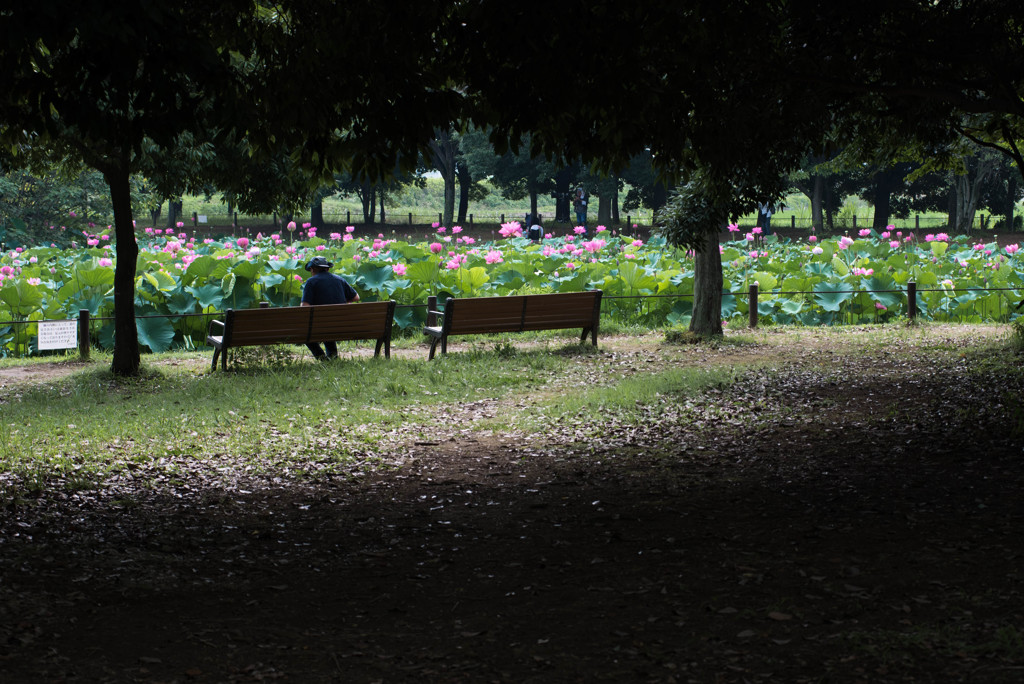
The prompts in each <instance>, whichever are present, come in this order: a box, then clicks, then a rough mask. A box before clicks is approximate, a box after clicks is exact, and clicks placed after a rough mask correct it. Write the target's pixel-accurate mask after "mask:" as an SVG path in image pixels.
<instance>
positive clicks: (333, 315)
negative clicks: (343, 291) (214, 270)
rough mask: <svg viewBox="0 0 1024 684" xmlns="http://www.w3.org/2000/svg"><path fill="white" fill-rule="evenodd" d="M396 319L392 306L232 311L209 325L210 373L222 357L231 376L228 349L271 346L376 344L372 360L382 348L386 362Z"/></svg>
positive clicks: (327, 306)
mask: <svg viewBox="0 0 1024 684" xmlns="http://www.w3.org/2000/svg"><path fill="white" fill-rule="evenodd" d="M394 319H395V302H393V301H387V302H365V303H355V304H320V305H317V306H284V307H277V308H265V309H239V310H237V311H236V310H234V309H228V310H227V311H226V312H225V314H224V320H223V321H211V322H210V326H209V328H208V330H207V336H206V343H207V344H209V345H210V346H212V347H213V365H212V367H211V370H217V357H218V356H220V355H221V353H223V355H224V356H223V357H222V362H221V363H222V368H223V369H224V370H227V367H228V355H227V351H228V349H233V348H235V347H252V346H260V345H270V344H304V343H307V342H330V341H342V340H376V341H377V347H376V349H375V350H374V352H373V353H374V356H379V355H380V350H381V348H383V349H384V357H385V358H390V357H391V326H392V325H393V323H394ZM215 330H216V331H218V332H219V333H220V334H219V335H215V334H214V332H215Z"/></svg>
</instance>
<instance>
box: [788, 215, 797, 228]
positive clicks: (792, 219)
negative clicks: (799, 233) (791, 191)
mask: <svg viewBox="0 0 1024 684" xmlns="http://www.w3.org/2000/svg"><path fill="white" fill-rule="evenodd" d="M789 227H790V228H792V229H793V230H796V214H793V215H792V216H790V217H789Z"/></svg>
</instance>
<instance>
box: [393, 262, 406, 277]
mask: <svg viewBox="0 0 1024 684" xmlns="http://www.w3.org/2000/svg"><path fill="white" fill-rule="evenodd" d="M391 272H392V273H394V274H395V275H396V276H403V275H405V264H392V265H391Z"/></svg>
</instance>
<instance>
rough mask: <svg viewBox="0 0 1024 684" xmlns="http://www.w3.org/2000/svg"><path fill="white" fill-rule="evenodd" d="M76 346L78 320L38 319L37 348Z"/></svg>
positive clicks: (71, 347)
mask: <svg viewBox="0 0 1024 684" xmlns="http://www.w3.org/2000/svg"><path fill="white" fill-rule="evenodd" d="M77 346H78V321H39V350H40V351H42V350H44V349H74V348H75V347H77Z"/></svg>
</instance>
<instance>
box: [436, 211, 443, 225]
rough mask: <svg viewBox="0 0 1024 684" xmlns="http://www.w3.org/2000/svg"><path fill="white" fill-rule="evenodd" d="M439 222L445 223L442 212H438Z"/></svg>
mask: <svg viewBox="0 0 1024 684" xmlns="http://www.w3.org/2000/svg"><path fill="white" fill-rule="evenodd" d="M437 222H438V223H444V214H442V213H441V212H437Z"/></svg>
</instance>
